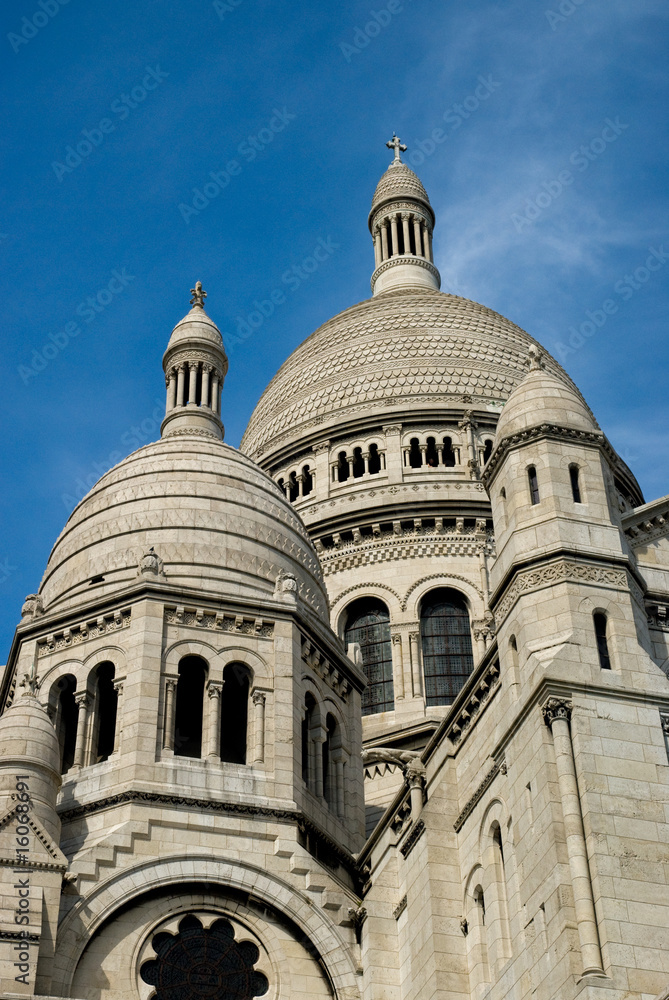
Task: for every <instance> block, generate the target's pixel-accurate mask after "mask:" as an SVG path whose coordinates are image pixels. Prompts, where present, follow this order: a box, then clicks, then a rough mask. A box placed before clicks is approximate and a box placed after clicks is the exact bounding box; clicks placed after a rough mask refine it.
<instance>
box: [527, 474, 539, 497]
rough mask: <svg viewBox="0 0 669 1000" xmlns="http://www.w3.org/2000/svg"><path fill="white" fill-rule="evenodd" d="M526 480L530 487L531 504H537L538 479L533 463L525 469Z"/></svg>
mask: <svg viewBox="0 0 669 1000" xmlns="http://www.w3.org/2000/svg"><path fill="white" fill-rule="evenodd" d="M527 480H528V483H529V487H530V500H531V502H532V504H533V505H534V504H538V503H539V500H540V497H539V480H538V478H537V470H536V469H535V467H534V466H533V465H530V467H529V469H528V470H527Z"/></svg>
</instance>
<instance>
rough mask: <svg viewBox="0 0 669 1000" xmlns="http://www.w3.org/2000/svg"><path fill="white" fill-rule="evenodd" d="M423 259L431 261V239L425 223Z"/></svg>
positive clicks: (423, 227)
mask: <svg viewBox="0 0 669 1000" xmlns="http://www.w3.org/2000/svg"><path fill="white" fill-rule="evenodd" d="M422 229H423V257H424V258H425V260H429V259H430V237H429V236H428V231H427V223H426V222H423V226H422Z"/></svg>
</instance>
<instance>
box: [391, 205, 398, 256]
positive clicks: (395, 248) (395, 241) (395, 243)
mask: <svg viewBox="0 0 669 1000" xmlns="http://www.w3.org/2000/svg"><path fill="white" fill-rule="evenodd" d="M390 238H391V241H392V245H393V257H396V256H397V254H398V253H399V249H400V243H399V239H398V237H397V216H396V215H391V217H390Z"/></svg>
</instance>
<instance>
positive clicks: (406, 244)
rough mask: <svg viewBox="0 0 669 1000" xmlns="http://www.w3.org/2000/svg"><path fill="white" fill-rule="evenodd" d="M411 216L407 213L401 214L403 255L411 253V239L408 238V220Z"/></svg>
mask: <svg viewBox="0 0 669 1000" xmlns="http://www.w3.org/2000/svg"><path fill="white" fill-rule="evenodd" d="M410 218H411V216H410V215H409V213H408V212H402V236H403V238H404V253H405V254H408V253H411V238H410V236H409V219H410Z"/></svg>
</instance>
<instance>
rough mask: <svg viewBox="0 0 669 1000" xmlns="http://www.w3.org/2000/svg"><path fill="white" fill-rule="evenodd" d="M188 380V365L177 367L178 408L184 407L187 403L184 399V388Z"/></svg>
mask: <svg viewBox="0 0 669 1000" xmlns="http://www.w3.org/2000/svg"><path fill="white" fill-rule="evenodd" d="M185 380H186V365H185V364H181V365H177V406H183V405H184V403H185V399H184V388H185Z"/></svg>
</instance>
